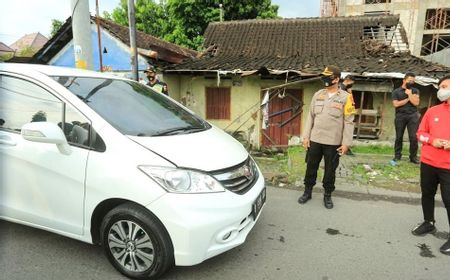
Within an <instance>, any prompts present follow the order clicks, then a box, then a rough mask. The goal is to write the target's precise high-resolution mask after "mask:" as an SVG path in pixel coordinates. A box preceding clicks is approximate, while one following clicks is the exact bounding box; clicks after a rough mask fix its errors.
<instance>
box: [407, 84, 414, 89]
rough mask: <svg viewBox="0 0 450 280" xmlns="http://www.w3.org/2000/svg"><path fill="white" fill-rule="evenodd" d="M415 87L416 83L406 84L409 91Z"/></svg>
mask: <svg viewBox="0 0 450 280" xmlns="http://www.w3.org/2000/svg"><path fill="white" fill-rule="evenodd" d="M413 85H414V82H412V83H406V85H405V87H406V88H407V89H410V88H412V87H413Z"/></svg>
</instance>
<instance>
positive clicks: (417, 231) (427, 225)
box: [411, 221, 450, 256]
mask: <svg viewBox="0 0 450 280" xmlns="http://www.w3.org/2000/svg"><path fill="white" fill-rule="evenodd" d="M411 232H412V234H414V235H420V236H423V235H425V234H427V233H435V232H436V227H435V226H434V222H428V221H425V222H423V223H421V224H420V225H418V226H417V227H415V228H414V229H413V230H412V231H411ZM439 251H441V253H442V254H445V255H449V256H450V236H449V239H448V240H447V242H445V243H444V245H442V246H441V248H439Z"/></svg>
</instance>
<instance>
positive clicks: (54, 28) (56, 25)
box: [50, 19, 64, 37]
mask: <svg viewBox="0 0 450 280" xmlns="http://www.w3.org/2000/svg"><path fill="white" fill-rule="evenodd" d="M63 24H64V22H62V21H60V20H57V19H52V30H51V31H50V37H53V36H55V34H56V32H58V30H59V29H60V28H61V26H62V25H63Z"/></svg>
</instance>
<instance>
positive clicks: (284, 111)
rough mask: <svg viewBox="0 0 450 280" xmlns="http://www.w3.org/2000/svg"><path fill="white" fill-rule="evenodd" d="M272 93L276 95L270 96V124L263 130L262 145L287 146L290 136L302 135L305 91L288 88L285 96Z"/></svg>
mask: <svg viewBox="0 0 450 280" xmlns="http://www.w3.org/2000/svg"><path fill="white" fill-rule="evenodd" d="M272 94H275V96H273V95H271V96H270V102H269V125H268V127H267V128H266V129H262V130H261V132H262V145H263V146H264V147H271V146H281V147H286V146H287V145H288V141H289V137H290V136H300V132H301V131H300V127H301V113H302V110H303V101H302V100H303V92H302V90H301V89H286V90H285V92H284V96H283V95H281V96H280V95H279V94H277V93H272ZM262 96H264V93H262Z"/></svg>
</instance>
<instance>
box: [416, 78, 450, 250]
mask: <svg viewBox="0 0 450 280" xmlns="http://www.w3.org/2000/svg"><path fill="white" fill-rule="evenodd" d="M438 86H439V90H438V92H437V97H438V99H439V100H440V101H442V102H443V103H442V104H439V105H436V106H433V107H431V108H429V109H428V110H427V111H426V113H425V115H424V116H423V118H422V121H421V123H420V126H419V129H418V131H417V138H418V140H419V141H420V142H421V143H422V152H421V154H420V161H421V164H420V188H421V190H422V211H423V218H424V221H423V223H422V224H420V225H418V226H417V227H415V228H414V229H413V230H412V234H414V235H419V236H421V235H425V234H427V233H434V232H435V231H436V227H435V225H434V223H435V220H434V196H435V195H436V191H437V187H438V185H440V188H441V196H442V201H443V202H444V205H445V208H446V210H447V218H448V223H449V226H450V129H449V125H448V124H449V122H450V75H447V76H445V77H443V78H442V79H441V80H440V81H439V84H438ZM448 238H449V239H448V240H447V242H445V243H444V245H442V246H441V248H440V251H441V253H443V254H447V255H450V235H449V236H448Z"/></svg>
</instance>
